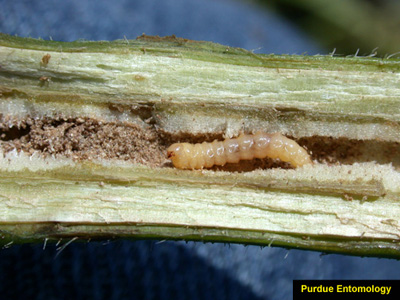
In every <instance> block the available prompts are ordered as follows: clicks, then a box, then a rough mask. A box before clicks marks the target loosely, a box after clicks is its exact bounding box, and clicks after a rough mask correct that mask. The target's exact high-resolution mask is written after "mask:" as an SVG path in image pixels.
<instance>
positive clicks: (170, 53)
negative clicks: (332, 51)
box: [0, 35, 400, 257]
mask: <svg viewBox="0 0 400 300" xmlns="http://www.w3.org/2000/svg"><path fill="white" fill-rule="evenodd" d="M46 55H49V56H50V59H49V60H48V61H47V59H46V58H44V57H45V56H46ZM49 56H47V58H48V57H49ZM46 61H47V63H46ZM399 70H400V65H399V61H398V60H393V59H377V58H361V57H356V58H338V57H330V56H313V57H308V56H280V55H255V54H253V53H251V52H248V51H245V50H242V49H236V48H230V47H226V46H222V45H216V44H212V43H208V42H196V41H188V40H184V39H179V38H176V37H174V36H172V37H166V38H159V37H146V36H142V37H140V38H139V39H138V40H136V41H115V42H87V41H79V42H73V43H60V42H53V41H41V40H34V39H23V38H17V37H10V36H7V35H0V111H1V119H0V121H1V123H0V134H1V140H0V149H1V152H2V155H1V157H0V235H1V236H2V239H0V241H1V243H3V244H7V243H9V242H20V243H24V242H40V241H43V240H46V241H47V240H49V239H50V240H58V239H60V238H63V239H74V240H75V239H77V238H78V239H94V238H100V239H108V238H114V237H115V238H140V239H142V238H158V239H184V240H201V241H221V242H238V243H249V244H261V245H273V246H284V247H294V248H303V249H313V250H319V251H326V252H340V253H346V254H352V255H369V256H388V257H400V255H399V253H400V252H399V250H398V245H399V240H400V236H399V234H400V231H399V225H398V220H399V217H400V206H399V200H400V174H399V166H400V158H399V155H398V150H399V141H400V130H399V128H400V127H399V120H400V105H399V104H400V103H399V102H400V88H399V87H398V76H399ZM257 130H264V131H269V132H275V131H279V132H282V133H283V134H285V135H287V136H290V137H292V138H294V139H296V140H297V141H298V142H299V143H300V144H302V145H303V146H305V147H307V148H308V150H309V151H311V152H312V157H313V159H314V161H315V164H314V165H312V166H305V167H302V168H298V169H288V168H287V166H285V165H284V164H280V163H279V162H278V163H276V162H269V161H268V162H266V161H264V162H244V163H241V164H239V165H227V166H225V167H224V168H220V169H212V170H203V171H182V170H176V169H174V168H172V167H171V165H170V164H168V162H167V159H166V158H165V149H166V147H167V146H168V145H169V144H170V143H172V142H176V141H191V142H199V141H203V140H207V141H210V140H212V139H214V138H222V137H231V136H236V135H237V134H238V133H239V132H241V131H246V132H255V131H257ZM268 163H269V164H272V165H274V164H275V165H274V166H275V168H272V169H271V168H266V167H265V165H266V164H268ZM260 166H261V168H260ZM276 166H277V167H276Z"/></svg>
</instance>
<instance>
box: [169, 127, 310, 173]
mask: <svg viewBox="0 0 400 300" xmlns="http://www.w3.org/2000/svg"><path fill="white" fill-rule="evenodd" d="M167 155H168V158H170V159H171V160H172V163H173V165H174V166H175V167H176V168H178V169H192V170H193V169H203V168H211V167H212V166H214V165H217V166H223V165H225V164H226V163H238V162H239V161H240V160H251V159H253V158H265V157H269V158H273V159H276V158H278V159H280V160H281V161H284V162H288V163H290V164H291V165H292V166H293V167H301V166H303V165H306V164H310V163H312V161H311V158H310V155H309V154H308V153H307V151H306V150H305V149H304V148H302V147H301V146H300V145H299V144H297V143H296V142H295V141H293V140H291V139H289V138H287V137H285V136H283V135H281V134H280V133H272V134H270V133H264V132H257V133H256V134H254V135H249V134H241V135H239V137H237V138H233V139H226V140H224V141H217V140H215V141H214V142H212V143H206V142H204V143H201V144H190V143H177V144H173V145H171V146H170V147H169V148H168V149H167Z"/></svg>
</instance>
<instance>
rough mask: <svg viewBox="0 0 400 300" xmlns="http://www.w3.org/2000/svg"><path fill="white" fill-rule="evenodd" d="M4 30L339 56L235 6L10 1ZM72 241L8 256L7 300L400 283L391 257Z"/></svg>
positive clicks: (276, 295)
mask: <svg viewBox="0 0 400 300" xmlns="http://www.w3.org/2000/svg"><path fill="white" fill-rule="evenodd" d="M0 31H1V32H3V33H8V34H12V35H14V34H16V35H19V36H24V37H28V36H29V37H34V38H38V37H41V38H43V39H53V40H59V41H73V40H76V39H81V38H83V39H90V40H113V39H122V38H124V37H126V38H128V39H134V38H136V37H137V36H139V35H141V34H142V33H146V34H148V35H160V36H164V35H171V34H175V35H177V36H179V37H184V38H189V39H194V40H207V41H213V42H217V43H221V44H226V45H229V46H234V47H242V48H246V49H248V50H254V51H255V52H259V53H289V54H291V53H296V54H302V53H308V54H317V53H328V52H330V51H332V49H322V48H320V47H319V46H318V44H317V43H316V42H315V41H313V40H311V39H310V38H308V37H307V35H306V34H304V33H303V32H301V31H300V30H298V29H297V28H296V27H295V26H294V25H293V24H291V23H290V22H288V21H287V20H283V19H281V18H280V17H279V16H276V15H274V14H273V13H272V12H268V11H266V10H265V9H261V8H260V7H258V6H256V5H255V4H254V3H252V2H251V3H250V2H246V1H235V0H216V1H211V0H170V1H162V0H147V1H128V0H114V1H106V0H97V1H89V0H87V1H85V0H80V1H78V0H71V1H56V0H52V1H51V0H49V1H39V0H36V1H22V0H18V1H17V0H13V1H6V0H0ZM66 242H68V241H62V242H61V244H60V245H58V246H56V245H55V244H48V245H47V246H46V247H43V246H44V245H13V246H11V247H10V248H6V249H2V250H0V298H8V297H12V298H20V299H72V298H77V299H291V298H292V280H293V279H399V278H400V271H399V270H400V262H399V261H396V260H389V259H376V258H360V257H350V256H342V255H321V253H318V252H310V251H300V250H286V249H282V248H268V247H265V248H261V247H258V246H243V245H235V244H231V245H227V244H203V243H194V242H189V243H185V242H166V241H114V242H109V243H99V242H89V243H82V242H79V243H77V242H75V243H71V244H70V245H68V246H66V247H65V248H64V249H63V250H62V251H61V250H60V249H59V248H60V246H61V245H63V244H64V243H66ZM43 248H45V249H43ZM61 248H62V247H61ZM57 249H59V250H57Z"/></svg>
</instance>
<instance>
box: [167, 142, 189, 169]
mask: <svg viewBox="0 0 400 300" xmlns="http://www.w3.org/2000/svg"><path fill="white" fill-rule="evenodd" d="M188 150H189V149H188V147H187V143H178V144H172V145H171V146H169V147H168V149H167V156H168V158H169V159H170V160H172V163H173V165H174V167H175V168H178V169H187V168H188V162H189V161H190V151H188Z"/></svg>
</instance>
